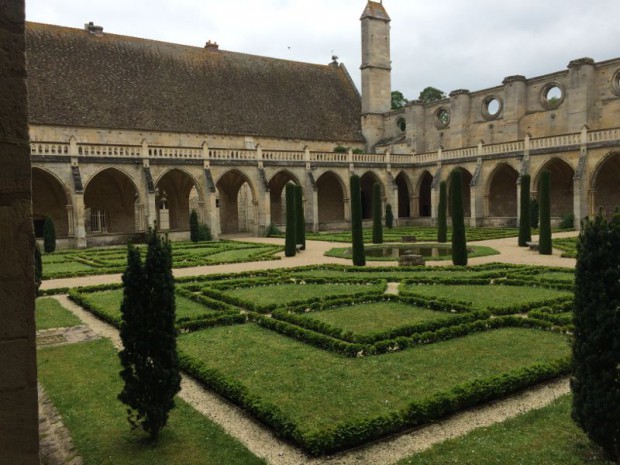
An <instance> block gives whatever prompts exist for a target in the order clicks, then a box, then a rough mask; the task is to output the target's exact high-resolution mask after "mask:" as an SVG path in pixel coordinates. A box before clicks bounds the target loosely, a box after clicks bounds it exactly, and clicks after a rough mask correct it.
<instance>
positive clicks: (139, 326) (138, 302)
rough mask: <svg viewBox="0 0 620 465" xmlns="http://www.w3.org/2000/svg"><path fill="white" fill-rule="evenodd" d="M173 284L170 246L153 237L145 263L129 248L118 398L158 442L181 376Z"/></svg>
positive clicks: (134, 422) (131, 419)
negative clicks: (120, 388) (120, 387)
mask: <svg viewBox="0 0 620 465" xmlns="http://www.w3.org/2000/svg"><path fill="white" fill-rule="evenodd" d="M175 313H176V312H175V299H174V279H173V277H172V251H171V246H170V242H169V241H168V240H164V239H161V238H159V237H158V236H157V234H156V233H155V232H154V231H150V232H149V236H148V251H147V254H146V261H145V264H144V266H142V262H141V258H140V252H139V251H138V250H137V249H135V248H134V247H133V246H131V245H129V246H128V249H127V268H126V269H125V273H124V274H123V301H122V303H121V314H122V322H121V331H120V335H121V340H122V341H123V347H124V348H123V350H122V351H121V352H120V359H121V364H122V367H123V369H122V371H121V373H120V374H121V377H122V379H123V381H124V382H125V385H124V388H123V390H122V392H121V393H120V394H119V395H118V398H119V400H120V401H121V402H123V403H124V404H126V405H127V406H128V409H127V415H128V416H127V418H128V420H129V423H130V424H131V425H132V426H133V427H134V428H136V427H141V428H142V429H143V430H144V431H146V432H147V433H148V434H149V436H150V437H151V439H153V440H156V439H157V437H158V436H159V433H160V431H161V430H162V428H163V427H164V426H165V425H166V423H167V421H168V414H169V412H170V410H171V409H172V408H174V396H175V394H176V393H177V392H179V390H180V384H181V377H180V375H179V362H178V357H177V347H176V328H175V325H174V323H175Z"/></svg>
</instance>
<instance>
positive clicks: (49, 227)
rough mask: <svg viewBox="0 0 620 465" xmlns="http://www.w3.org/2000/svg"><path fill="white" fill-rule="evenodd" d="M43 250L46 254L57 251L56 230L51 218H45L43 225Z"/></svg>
mask: <svg viewBox="0 0 620 465" xmlns="http://www.w3.org/2000/svg"><path fill="white" fill-rule="evenodd" d="M43 250H44V251H45V253H52V252H53V251H54V250H56V228H55V227H54V222H53V221H52V219H51V218H50V217H49V216H46V217H45V222H44V223H43Z"/></svg>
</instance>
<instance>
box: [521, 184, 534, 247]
mask: <svg viewBox="0 0 620 465" xmlns="http://www.w3.org/2000/svg"><path fill="white" fill-rule="evenodd" d="M520 208H521V214H520V216H519V247H525V246H527V243H528V242H530V241H531V240H532V227H531V225H530V222H531V218H530V175H529V174H524V175H523V176H521V197H520Z"/></svg>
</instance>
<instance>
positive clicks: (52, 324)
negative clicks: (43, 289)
mask: <svg viewBox="0 0 620 465" xmlns="http://www.w3.org/2000/svg"><path fill="white" fill-rule="evenodd" d="M35 304H36V306H35V313H34V316H35V321H36V325H37V331H39V330H42V329H50V328H70V327H72V326H78V325H81V324H82V322H81V321H80V319H79V318H78V317H76V316H75V315H74V314H73V313H71V312H70V311H69V310H67V309H66V308H64V307H63V306H62V305H60V304H59V303H58V301H57V300H55V299H52V298H41V297H39V298H38V299H37V300H35Z"/></svg>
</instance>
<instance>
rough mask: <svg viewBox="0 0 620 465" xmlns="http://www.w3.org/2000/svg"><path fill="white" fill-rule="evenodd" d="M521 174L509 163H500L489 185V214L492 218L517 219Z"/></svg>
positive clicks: (490, 178) (487, 192)
mask: <svg viewBox="0 0 620 465" xmlns="http://www.w3.org/2000/svg"><path fill="white" fill-rule="evenodd" d="M518 180H519V173H518V172H517V170H515V169H514V168H513V167H512V166H511V165H510V164H509V163H506V162H503V163H499V164H498V165H497V166H496V167H495V169H494V170H493V172H492V173H491V174H490V176H489V181H488V183H487V189H486V194H487V199H488V212H489V216H491V217H506V218H516V217H517V181H518Z"/></svg>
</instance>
